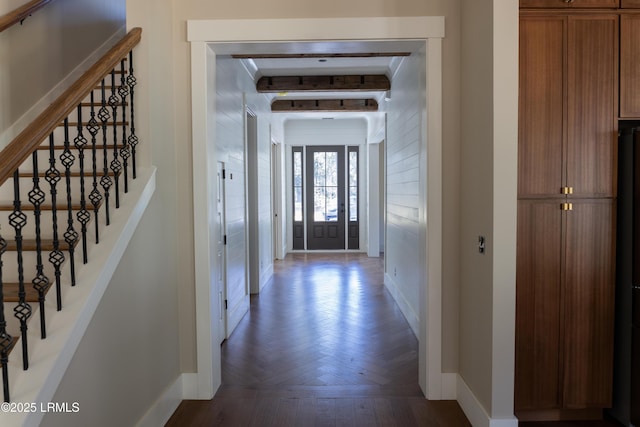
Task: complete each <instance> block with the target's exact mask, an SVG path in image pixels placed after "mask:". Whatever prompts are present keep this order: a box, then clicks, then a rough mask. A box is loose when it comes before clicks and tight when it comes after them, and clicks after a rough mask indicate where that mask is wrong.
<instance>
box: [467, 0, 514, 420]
mask: <svg viewBox="0 0 640 427" xmlns="http://www.w3.org/2000/svg"><path fill="white" fill-rule="evenodd" d="M462 20H463V21H462V22H463V32H462V35H463V37H462V39H463V43H462V46H463V47H462V60H463V64H462V65H463V67H462V68H463V70H465V71H464V72H463V78H462V93H463V94H464V95H463V108H462V117H463V118H464V120H463V121H462V123H461V127H462V132H463V134H462V174H461V180H462V222H461V259H462V282H461V290H460V371H459V372H460V377H461V379H462V380H463V382H464V384H462V383H459V386H460V385H463V387H462V388H463V389H468V390H470V391H472V393H473V394H474V395H475V397H476V398H477V400H478V401H479V402H480V403H481V404H482V407H483V408H484V410H485V411H486V414H488V415H489V416H490V417H491V418H493V419H500V420H504V424H501V425H505V426H507V425H510V426H511V425H517V421H516V420H515V418H514V417H513V380H514V374H513V369H514V360H513V349H514V343H515V339H514V325H515V253H516V241H515V235H516V227H515V225H516V216H517V201H516V188H515V186H516V182H517V136H518V132H517V122H518V117H517V112H518V100H517V94H518V70H517V64H518V24H517V23H518V4H517V2H512V1H510V0H482V1H478V0H465V1H463V14H462ZM479 235H482V236H485V237H486V239H487V240H486V242H487V243H486V250H485V254H480V253H479V252H478V248H477V242H478V236H479ZM459 393H460V390H459ZM472 422H473V420H472Z"/></svg>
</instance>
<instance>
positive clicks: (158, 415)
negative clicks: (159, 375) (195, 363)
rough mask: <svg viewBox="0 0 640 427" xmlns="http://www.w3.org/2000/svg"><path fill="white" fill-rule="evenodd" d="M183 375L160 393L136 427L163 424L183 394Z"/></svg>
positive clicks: (151, 426) (152, 426)
mask: <svg viewBox="0 0 640 427" xmlns="http://www.w3.org/2000/svg"><path fill="white" fill-rule="evenodd" d="M185 375H193V374H182V375H180V376H179V377H178V378H177V379H176V380H175V381H174V382H173V384H171V385H170V386H169V387H168V388H167V389H166V390H165V391H164V393H162V395H161V396H160V397H159V398H158V400H156V402H155V403H154V404H153V405H151V407H150V408H149V410H148V411H147V413H146V414H144V416H143V417H142V419H141V420H140V421H139V422H138V424H137V426H138V427H157V426H163V425H165V424H166V423H167V421H169V418H171V415H173V413H174V412H175V411H176V409H177V408H178V405H180V402H182V399H183V395H184V383H185Z"/></svg>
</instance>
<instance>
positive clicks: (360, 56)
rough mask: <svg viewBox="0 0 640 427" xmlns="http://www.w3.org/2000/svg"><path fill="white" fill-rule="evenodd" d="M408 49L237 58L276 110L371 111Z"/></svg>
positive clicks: (380, 99) (383, 93) (388, 87)
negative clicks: (251, 74)
mask: <svg viewBox="0 0 640 427" xmlns="http://www.w3.org/2000/svg"><path fill="white" fill-rule="evenodd" d="M409 55H410V52H407V51H386V52H333V53H329V52H327V53H322V52H310V53H293V54H292V53H274V54H268V53H258V54H241V55H232V57H234V58H236V59H240V60H242V61H243V63H244V64H245V67H247V68H248V69H249V70H250V71H252V72H253V74H254V76H255V77H254V78H255V81H256V90H257V91H258V92H259V93H264V94H267V95H268V96H269V97H270V101H271V111H272V112H277V113H321V112H340V113H347V112H376V111H378V105H379V103H380V102H383V101H384V99H385V97H386V96H387V94H388V91H389V90H390V89H391V81H390V76H392V75H393V71H394V70H395V68H396V67H397V65H398V63H399V62H400V60H401V58H403V57H406V56H409Z"/></svg>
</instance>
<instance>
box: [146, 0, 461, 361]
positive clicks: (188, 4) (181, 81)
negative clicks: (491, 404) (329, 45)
mask: <svg viewBox="0 0 640 427" xmlns="http://www.w3.org/2000/svg"><path fill="white" fill-rule="evenodd" d="M147 1H150V0H147ZM173 2H174V10H173V14H174V20H173V29H174V41H173V46H172V48H173V59H172V61H171V62H167V63H166V64H165V66H166V67H174V69H175V72H176V78H175V80H174V88H175V95H176V101H175V106H176V115H175V120H176V135H177V139H178V140H179V141H180V147H181V148H182V149H176V151H175V154H176V163H177V165H178V168H177V170H178V174H177V176H176V180H177V182H178V186H179V188H180V189H183V190H184V191H182V192H181V193H180V194H179V195H178V198H179V202H180V204H181V206H182V207H183V209H189V206H190V205H189V202H190V200H189V197H188V195H189V194H192V192H191V191H190V189H191V185H192V184H191V174H192V172H191V171H192V169H193V167H192V153H191V151H190V149H189V147H185V146H184V145H185V143H186V141H190V140H191V118H192V117H191V99H190V94H191V89H190V78H191V74H190V73H191V71H190V63H191V62H190V47H189V43H187V42H186V36H185V22H186V21H187V20H190V19H269V18H331V17H377V16H387V17H395V16H444V17H445V21H446V37H445V38H444V40H443V120H444V124H443V168H442V169H443V183H442V185H443V206H442V211H443V215H442V217H443V248H442V250H443V265H442V271H443V273H442V276H443V281H444V283H443V286H442V292H443V305H444V308H443V310H442V312H443V334H442V336H443V348H442V367H443V370H444V371H445V372H457V366H458V350H457V347H458V331H457V318H458V312H457V305H458V291H457V290H458V285H459V279H460V256H459V255H460V254H459V241H460V239H459V224H460V177H459V174H460V103H461V92H460V70H461V69H460V0H430V1H428V2H425V1H423V0H379V1H376V2H371V1H370V0H350V1H349V2H344V1H340V0H330V2H329V3H327V2H314V1H311V0H303V1H293V0H272V1H269V2H264V1H261V0H249V1H247V2H245V3H238V2H224V3H223V2H202V1H199V0H173ZM167 48H169V46H167ZM278 138H279V136H276V139H278ZM186 145H188V144H186ZM192 216H193V215H192V213H191V214H188V213H187V212H186V211H185V212H184V217H185V218H186V217H189V218H190V217H192ZM189 218H187V219H184V220H182V221H181V222H180V223H179V224H178V227H179V228H180V230H181V231H180V232H179V233H178V235H179V236H180V239H181V240H180V248H179V249H180V251H179V253H180V264H181V266H183V268H182V269H181V274H184V277H187V278H188V279H186V280H185V281H184V283H183V286H182V287H183V288H184V290H183V294H192V293H193V283H194V281H193V279H191V278H190V277H192V276H193V273H192V270H193V252H192V250H190V249H189V248H192V247H193V237H192V236H193V223H192V221H191V220H190V219H189ZM286 231H287V230H286V228H285V233H286ZM189 240H191V241H189ZM189 269H191V271H190V270H189ZM193 312H194V308H193V305H192V306H190V307H188V306H187V305H185V306H184V308H183V309H181V313H183V314H182V315H181V323H183V324H184V326H181V331H182V330H185V334H183V335H182V336H184V337H185V338H184V348H185V349H186V350H185V353H190V354H189V356H187V355H186V354H185V357H184V367H185V368H184V369H185V370H186V371H187V372H189V371H193V370H195V366H196V362H195V352H196V345H195V335H194V334H191V335H188V331H189V330H194V329H195V325H194V324H192V320H191V319H192V316H193Z"/></svg>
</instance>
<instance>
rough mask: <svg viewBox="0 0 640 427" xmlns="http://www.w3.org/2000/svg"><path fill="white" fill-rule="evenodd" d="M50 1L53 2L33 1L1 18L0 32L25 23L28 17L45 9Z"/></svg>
mask: <svg viewBox="0 0 640 427" xmlns="http://www.w3.org/2000/svg"><path fill="white" fill-rule="evenodd" d="M50 1H51V0H31V1H30V2H28V3H25V4H24V5H22V6H20V7H19V8H17V9H15V10H12V11H11V12H9V13H7V14H6V15H3V16H0V32H2V31H4V30H6V29H7V28H9V27H11V26H13V25H15V24H17V23H18V22H22V21H24V20H25V19H27V17H29V16H31V14H32V13H34V12H35V11H36V10H38V9H40V8H42V7H44V5H46V4H47V3H49V2H50Z"/></svg>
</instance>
